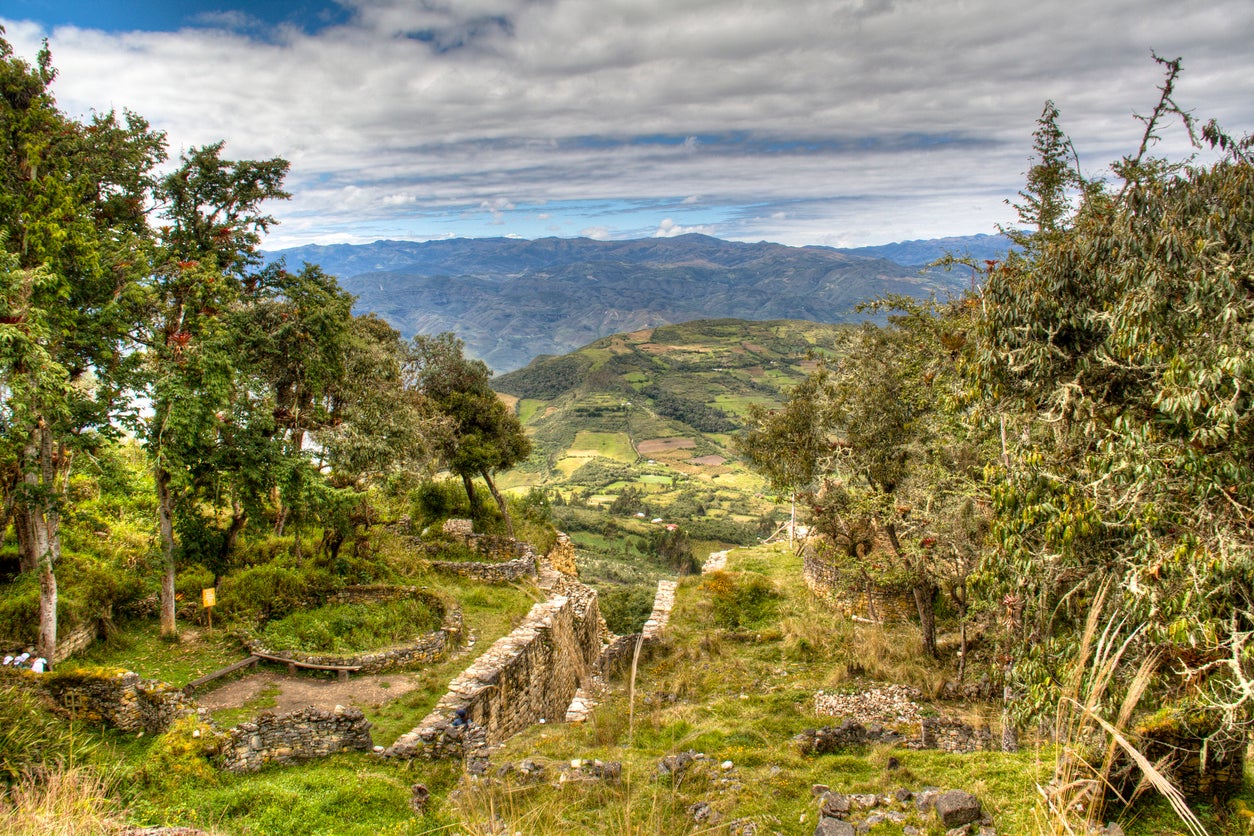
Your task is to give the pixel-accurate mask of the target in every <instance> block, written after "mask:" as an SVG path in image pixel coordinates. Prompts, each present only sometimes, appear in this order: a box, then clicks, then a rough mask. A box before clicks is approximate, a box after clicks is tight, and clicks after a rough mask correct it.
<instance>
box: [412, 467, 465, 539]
mask: <svg viewBox="0 0 1254 836" xmlns="http://www.w3.org/2000/svg"><path fill="white" fill-rule="evenodd" d="M409 498H410V502H411V503H412V509H411V511H410V516H411V517H413V521H414V525H415V526H417V527H418V528H419V529H422V528H426V527H427V526H429V525H431V524H432V523H436V522H439V521H440V520H447V519H449V518H453V517H460V518H466V517H469V516H470V503H469V501H468V500H467V499H466V489H465V488H464V487H463V486H462V483H461V482H460V481H458V480H455V479H442V480H440V481H438V482H437V481H428V482H423V483H422V484H421V485H419V486H418V487H417V488H415V489H414V490H413V491H412V492H411V493H410V495H409Z"/></svg>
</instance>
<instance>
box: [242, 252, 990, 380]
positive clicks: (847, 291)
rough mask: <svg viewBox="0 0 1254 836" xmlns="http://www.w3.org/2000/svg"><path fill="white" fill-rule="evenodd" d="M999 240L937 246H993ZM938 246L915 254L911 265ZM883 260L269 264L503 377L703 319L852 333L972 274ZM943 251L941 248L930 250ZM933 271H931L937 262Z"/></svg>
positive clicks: (754, 255)
mask: <svg viewBox="0 0 1254 836" xmlns="http://www.w3.org/2000/svg"><path fill="white" fill-rule="evenodd" d="M988 237H990V236H973V237H971V238H970V239H941V240H942V241H943V242H948V243H950V244H952V245H953V246H952V247H950V248H949V251H952V252H955V253H961V252H962V249H961V248H962V246H963V242H967V243H968V246H967V249H968V250H969V249H970V246H969V244H970V243H971V242H979V243H980V244H982V245H987V244H988V243H989V242H987V241H985V240H984V239H986V238H988ZM927 244H928V242H906V243H905V244H903V245H901V246H903V247H905V249H904V250H901V253H903V254H905V255H908V256H909V257H911V258H919V257H922V255H923V254H926V253H927V252H928V249H927V246H926V245H927ZM892 246H894V245H888V247H887V248H885V247H879V248H871V250H872V251H871V252H869V253H867V254H863V253H862V251H860V250H838V249H835V248H831V247H820V246H807V247H790V246H787V245H784V244H775V243H770V242H758V243H745V242H735V241H724V240H721V239H718V238H712V237H710V236H706V235H698V234H689V235H681V236H675V237H671V238H645V239H633V240H627V241H594V240H592V239H587V238H540V239H534V240H526V239H513V238H479V239H446V240H439V241H426V242H409V241H378V242H375V243H373V244H364V245H355V244H333V245H307V246H304V247H296V248H292V249H287V250H281V251H277V252H274V253H269V254H267V258H268V259H269V260H271V261H275V260H277V259H279V258H283V259H285V260H286V261H287V263H288V264H289V266H292V267H296V266H298V265H299V264H300V263H301V262H310V263H318V264H320V265H321V266H322V268H323V269H324V270H325V271H326V272H328V273H330V274H332V275H336V276H339V277H340V284H341V285H342V286H343V287H344V289H345V290H347V291H349V292H350V293H353V294H354V295H355V296H357V298H358V301H357V305H356V308H357V310H358V311H359V312H366V311H371V312H374V313H377V314H378V315H380V316H381V317H383V318H384V319H385V320H387V321H388V322H389V323H391V324H392V326H393V327H395V328H397V329H398V330H399V331H401V333H402V334H403V335H404V336H406V337H409V336H412V335H414V334H431V333H438V332H440V331H453V332H455V333H457V334H458V336H459V337H461V338H462V339H463V340H464V341H465V343H466V348H467V352H466V353H467V354H468V355H469V356H472V357H476V358H479V359H482V360H484V361H485V362H487V363H488V365H489V366H491V367H492V368H494V369H495V370H497V371H502V372H504V371H511V370H514V369H518V368H521V367H523V366H525V365H526V364H527V363H528V362H529V361H530V360H531V359H532V358H534V357H536V356H538V355H542V354H555V355H561V354H566V353H568V352H570V351H573V350H575V349H577V348H579V347H581V346H584V345H587V344H588V343H590V342H593V341H594V340H597V339H600V338H602V337H606V336H609V335H611V334H614V333H617V332H623V331H633V330H638V329H640V328H647V327H654V326H659V325H668V324H675V323H678V322H685V321H689V320H695V319H717V318H736V319H748V320H773V319H804V320H809V321H813V322H826V323H837V322H854V321H860V320H863V319H865V318H866V317H865V316H864V315H863V314H861V313H859V312H858V311H857V310H856V307H857V305H858V303H860V302H864V301H868V300H870V299H873V298H876V297H879V296H883V295H886V294H890V293H891V294H902V295H906V296H913V297H928V296H938V297H944V296H947V295H950V294H954V293H958V292H961V291H962V290H963V289H965V288H966V287H967V286H968V284H969V279H968V277H966V276H959V275H958V274H948V273H943V272H940V271H935V270H932V271H920V270H919V269H918V267H917V266H908V265H903V264H900V263H898V262H895V261H892V260H890V259H889V258H886V257H885V256H886V255H892V254H893V253H894V252H897V251H895V250H893V249H892ZM940 246H942V245H941V244H939V243H938V244H934V245H933V250H936V251H937V252H940V250H939V249H938V248H939V247H940ZM928 260H932V259H930V258H929V259H928Z"/></svg>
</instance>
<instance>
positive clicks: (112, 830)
mask: <svg viewBox="0 0 1254 836" xmlns="http://www.w3.org/2000/svg"><path fill="white" fill-rule="evenodd" d="M109 790H110V784H109V781H108V780H107V779H106V778H104V777H102V776H101V775H99V774H98V773H96V772H94V771H92V770H90V769H87V768H85V767H81V766H61V767H57V768H51V769H38V770H34V771H31V772H27V773H25V774H24V775H22V777H21V778H19V779H18V781H17V782H16V783H15V784H13V786H12V787H10V789H9V794H8V797H7V798H6V799H4V800H3V801H0V833H5V834H8V836H96V835H97V834H106V835H107V834H117V833H122V832H123V831H124V830H125V829H126V825H125V823H124V821H123V817H122V810H121V808H120V806H119V805H118V804H117V802H116V801H114V800H113V799H112V798H110V795H109Z"/></svg>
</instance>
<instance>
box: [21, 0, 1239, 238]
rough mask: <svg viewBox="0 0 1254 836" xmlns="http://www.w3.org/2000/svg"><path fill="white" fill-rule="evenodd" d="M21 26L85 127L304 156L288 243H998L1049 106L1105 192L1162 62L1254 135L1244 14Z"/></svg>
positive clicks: (172, 19)
mask: <svg viewBox="0 0 1254 836" xmlns="http://www.w3.org/2000/svg"><path fill="white" fill-rule="evenodd" d="M0 24H2V25H3V26H4V28H5V30H6V33H5V36H4V37H5V38H6V39H8V40H9V41H10V43H11V44H12V45H13V47H14V50H15V52H16V53H17V54H18V55H20V56H23V57H25V58H27V59H28V60H33V58H34V55H35V53H36V52H37V51H38V49H39V44H40V42H41V40H42V39H44V38H47V39H48V41H49V44H50V46H51V49H52V54H53V62H54V64H55V66H56V67H57V69H58V71H59V75H58V78H57V81H56V84H55V87H54V92H55V93H56V96H57V101H58V103H59V105H60V107H61V108H62V109H63V110H64V111H66V112H67V113H70V114H72V115H75V116H84V117H85V116H86V115H88V114H90V113H91V112H92V111H93V110H95V111H108V110H110V109H117V110H119V111H120V110H123V109H129V110H132V111H135V112H137V113H139V114H141V115H142V116H144V117H145V118H147V119H148V120H149V121H150V122H151V123H152V124H153V126H154V127H156V128H159V129H160V130H163V131H165V132H166V133H167V136H168V140H169V146H170V152H171V156H172V157H173V158H177V157H178V155H179V154H180V153H181V152H182V151H185V150H186V149H188V148H192V147H196V146H201V145H207V144H210V143H212V142H216V141H218V140H225V141H226V150H225V152H224V155H225V156H227V157H230V158H233V159H245V158H268V157H274V156H281V157H284V158H286V159H288V160H289V161H290V162H291V164H292V168H291V173H290V175H289V177H288V181H287V187H288V190H289V191H291V192H292V193H293V197H292V199H291V200H290V201H285V202H283V203H281V204H276V205H274V206H273V207H271V210H272V212H273V214H274V215H275V216H276V217H277V218H278V219H279V221H280V224H279V226H277V227H275V229H274V230H273V231H272V232H271V234H270V236H269V238H268V239H267V241H266V243H265V246H266V247H267V248H268V249H278V248H281V247H287V246H295V245H300V244H310V243H320V244H330V243H361V242H368V241H374V240H377V239H381V238H392V239H406V240H428V239H438V238H448V237H498V236H514V237H523V238H539V237H545V236H559V237H574V236H587V237H592V238H602V239H623V238H643V237H650V236H667V235H678V234H682V233H685V232H702V233H706V234H710V235H715V236H718V237H721V238H725V239H728V240H737V241H760V240H766V241H777V242H780V243H785V244H791V245H804V244H820V245H828V246H840V247H852V246H864V245H872V244H883V243H889V242H894V241H903V240H912V239H921V238H936V237H943V236H950V235H969V234H977V233H993V232H996V231H997V227H998V225H999V224H1012V223H1013V221H1014V219H1015V215H1014V211H1013V209H1012V208H1011V207H1010V206H1009V205H1008V204H1007V201H1008V200H1014V199H1015V197H1016V193H1017V191H1018V190H1019V189H1020V188H1021V187H1022V183H1023V177H1024V173H1025V172H1026V170H1027V168H1028V166H1029V165H1030V164H1031V160H1030V156H1031V149H1032V132H1033V130H1034V128H1035V123H1036V120H1037V118H1038V117H1039V116H1040V113H1041V110H1042V107H1043V106H1044V103H1045V102H1046V100H1052V101H1054V102H1055V103H1056V105H1057V107H1058V108H1059V110H1060V111H1061V124H1062V127H1063V128H1064V130H1066V131H1067V132H1068V134H1069V135H1070V136H1071V138H1072V140H1073V142H1074V144H1075V146H1076V149H1077V153H1078V156H1079V161H1080V165H1081V167H1082V170H1083V171H1084V173H1085V174H1086V175H1088V176H1089V177H1100V176H1103V175H1104V174H1108V172H1109V164H1110V163H1111V162H1112V161H1114V160H1116V159H1118V158H1119V157H1120V156H1122V155H1125V154H1130V153H1133V152H1134V151H1135V150H1136V147H1137V145H1138V144H1139V142H1140V138H1141V135H1142V132H1143V130H1144V128H1143V125H1142V124H1141V123H1140V122H1138V121H1137V119H1136V116H1135V115H1136V114H1146V113H1148V112H1150V110H1151V109H1152V108H1153V106H1154V104H1155V102H1156V101H1157V97H1158V90H1157V86H1158V85H1159V84H1160V83H1161V80H1162V71H1161V68H1160V67H1159V66H1157V65H1156V64H1155V62H1154V60H1153V58H1152V55H1153V54H1154V53H1157V54H1158V55H1160V56H1163V57H1165V58H1176V57H1180V58H1182V59H1183V65H1184V72H1183V76H1182V78H1181V80H1180V82H1179V84H1178V85H1177V88H1176V100H1177V101H1178V103H1179V104H1180V105H1181V106H1182V107H1184V108H1186V109H1189V110H1190V111H1191V112H1192V113H1193V114H1194V115H1195V116H1196V117H1197V118H1199V119H1200V120H1202V121H1203V122H1204V121H1205V120H1208V119H1211V118H1215V119H1217V120H1218V121H1219V123H1220V124H1221V125H1222V126H1223V127H1225V128H1226V129H1227V130H1228V131H1229V132H1230V133H1233V134H1238V135H1240V134H1244V133H1247V132H1251V131H1254V3H1252V2H1250V0H1209V1H1208V0H1083V2H1081V1H1080V0H1052V2H1051V0H1036V1H1035V2H1027V1H1026V0H821V1H816V0H290V1H289V2H276V1H274V0H270V1H267V0H251V2H250V0H168V2H162V1H161V0H4V2H3V3H0ZM1188 150H1189V148H1188V142H1187V136H1186V135H1185V134H1184V132H1183V131H1181V130H1180V129H1179V128H1178V127H1177V126H1176V125H1175V124H1172V125H1170V126H1168V127H1167V128H1166V129H1165V130H1164V131H1163V132H1162V138H1161V142H1160V143H1159V145H1158V151H1159V152H1161V153H1163V154H1165V155H1180V154H1185V153H1187V152H1188Z"/></svg>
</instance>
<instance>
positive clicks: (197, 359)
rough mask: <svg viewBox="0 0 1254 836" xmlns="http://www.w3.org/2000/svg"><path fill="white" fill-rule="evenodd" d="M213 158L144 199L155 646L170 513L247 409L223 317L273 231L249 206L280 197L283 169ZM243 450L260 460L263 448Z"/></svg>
mask: <svg viewBox="0 0 1254 836" xmlns="http://www.w3.org/2000/svg"><path fill="white" fill-rule="evenodd" d="M222 147H223V146H222V143H217V144H214V145H209V146H206V147H204V148H193V149H191V150H190V151H189V152H188V153H187V154H185V155H184V156H183V158H182V161H181V164H180V165H179V167H178V168H177V169H176V170H175V171H173V172H171V173H170V174H168V175H166V176H165V177H164V178H162V180H161V181H160V183H159V184H158V186H157V188H156V189H155V196H156V198H157V200H158V201H159V202H160V205H161V213H162V217H163V219H164V220H165V221H167V223H166V225H164V226H162V227H161V229H160V235H159V242H158V243H159V246H158V250H157V257H156V264H155V269H154V270H153V271H152V274H151V278H150V281H149V283H148V286H147V292H148V304H149V306H150V309H151V311H152V314H151V315H150V316H148V317H146V318H145V319H144V320H143V323H144V327H143V328H142V329H141V331H142V333H141V334H140V335H139V336H138V341H139V342H140V344H141V345H143V347H144V363H145V372H146V386H145V394H146V395H147V397H148V398H149V400H150V401H151V403H152V410H153V414H152V416H151V418H149V419H148V420H147V421H146V422H142V423H141V424H140V425H139V427H138V429H139V435H140V437H141V439H142V441H143V443H144V447H145V449H146V450H147V451H148V454H149V456H150V458H151V460H152V467H153V481H154V484H155V486H156V491H157V500H158V522H159V530H160V537H161V552H162V567H163V571H162V584H161V633H162V635H165V636H173V635H174V634H175V630H176V627H175V620H174V603H175V602H174V577H175V571H176V566H175V550H176V542H175V536H174V535H175V521H176V510H177V507H178V505H179V503H180V501H182V500H184V499H187V498H189V497H190V496H191V494H192V482H193V477H194V475H195V474H196V473H197V472H201V473H203V472H204V471H205V469H206V464H207V463H208V462H210V461H211V460H212V459H213V458H214V457H215V455H216V454H217V453H218V452H219V451H220V449H221V447H220V445H221V442H222V441H223V438H224V437H229V436H230V435H231V434H233V433H236V432H238V427H240V426H241V425H242V426H247V425H248V422H247V420H242V419H244V418H245V414H246V413H247V408H248V406H249V401H248V399H247V398H246V397H242V396H241V386H242V385H243V381H241V379H240V373H241V372H240V368H239V360H240V355H239V353H238V351H237V346H236V342H237V340H236V337H237V336H238V335H237V334H233V333H232V332H231V330H230V327H229V325H230V323H229V322H228V321H227V319H226V316H227V313H228V311H230V309H231V308H232V307H233V306H236V305H238V304H240V302H241V297H242V294H243V291H244V288H245V286H246V284H247V283H249V282H254V281H255V280H256V279H255V275H254V274H252V273H251V272H250V271H251V270H252V269H253V268H255V267H256V266H257V264H259V262H260V255H259V253H258V251H257V248H258V246H259V244H260V242H261V235H262V234H263V233H264V232H265V231H266V230H267V229H269V227H270V226H271V225H272V224H273V223H274V219H273V218H272V217H270V216H269V215H266V214H264V213H263V212H262V210H261V204H263V203H264V202H265V201H267V200H275V199H282V198H285V197H287V193H286V192H284V191H283V189H282V184H283V178H284V177H285V175H286V173H287V168H288V164H287V162H286V161H285V160H281V159H272V160H265V161H251V160H244V161H233V160H224V159H223V158H222ZM253 440H254V441H256V440H258V438H257V436H256V435H255V434H253ZM239 449H243V448H237V449H236V452H238V450H239ZM247 449H253V450H256V451H258V452H261V453H263V454H264V453H265V452H266V450H265V445H264V444H262V445H256V444H254V445H253V446H251V447H250V448H247ZM263 460H264V459H262V460H254V461H253V462H252V463H251V464H252V465H253V466H256V465H259V464H260V463H261V461H263ZM218 470H219V469H218V468H216V467H215V468H213V471H214V472H217V471H218ZM227 472H241V471H240V470H238V469H237V470H235V471H227ZM232 505H233V519H232V528H233V529H234V530H236V531H238V529H239V528H241V527H242V526H243V524H244V520H245V513H246V511H245V505H244V503H243V502H242V501H241V499H240V497H239V496H238V495H236V496H235V498H234V499H233V502H232Z"/></svg>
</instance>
